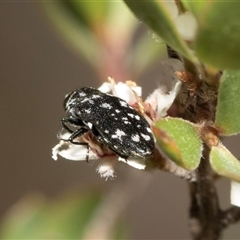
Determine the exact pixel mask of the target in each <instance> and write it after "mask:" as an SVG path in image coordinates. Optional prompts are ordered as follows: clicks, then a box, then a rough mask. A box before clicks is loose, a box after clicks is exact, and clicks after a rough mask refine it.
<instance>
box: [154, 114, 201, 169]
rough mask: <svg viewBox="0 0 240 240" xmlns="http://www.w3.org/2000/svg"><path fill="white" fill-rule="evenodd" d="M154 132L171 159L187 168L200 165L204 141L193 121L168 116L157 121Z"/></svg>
mask: <svg viewBox="0 0 240 240" xmlns="http://www.w3.org/2000/svg"><path fill="white" fill-rule="evenodd" d="M153 132H154V134H156V135H155V137H156V139H157V143H158V145H159V146H160V147H161V149H162V150H163V152H164V153H165V154H166V155H167V156H168V157H169V158H170V159H172V160H173V161H174V162H176V163H177V164H178V165H180V166H181V167H183V168H185V169H187V170H194V169H196V168H197V167H198V165H199V162H200V159H201V156H202V142H201V139H200V137H199V135H198V132H197V130H196V128H195V127H194V125H193V124H192V123H190V122H188V121H185V120H183V119H179V118H171V117H167V118H163V119H161V120H159V121H157V122H156V125H155V128H154V129H153Z"/></svg>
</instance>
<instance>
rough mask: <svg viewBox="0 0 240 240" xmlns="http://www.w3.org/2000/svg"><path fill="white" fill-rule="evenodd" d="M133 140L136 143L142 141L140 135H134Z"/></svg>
mask: <svg viewBox="0 0 240 240" xmlns="http://www.w3.org/2000/svg"><path fill="white" fill-rule="evenodd" d="M131 138H132V140H133V141H134V142H139V140H140V136H139V135H138V134H135V135H132V137H131Z"/></svg>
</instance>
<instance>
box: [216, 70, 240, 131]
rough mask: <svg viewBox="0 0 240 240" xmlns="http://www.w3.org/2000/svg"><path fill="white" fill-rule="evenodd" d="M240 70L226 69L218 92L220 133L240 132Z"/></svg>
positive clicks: (217, 119) (217, 120) (217, 121)
mask: <svg viewBox="0 0 240 240" xmlns="http://www.w3.org/2000/svg"><path fill="white" fill-rule="evenodd" d="M239 93H240V71H235V70H226V71H224V73H223V75H222V77H221V82H220V87H219V94H218V104H217V112H216V120H215V123H216V127H217V128H218V129H219V133H220V135H234V134H237V133H240V121H239V118H240V94H239Z"/></svg>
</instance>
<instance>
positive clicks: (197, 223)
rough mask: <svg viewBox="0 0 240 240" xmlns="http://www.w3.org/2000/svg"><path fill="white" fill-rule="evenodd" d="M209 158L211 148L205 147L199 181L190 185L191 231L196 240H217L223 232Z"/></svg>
mask: <svg viewBox="0 0 240 240" xmlns="http://www.w3.org/2000/svg"><path fill="white" fill-rule="evenodd" d="M208 156H209V148H207V147H205V150H204V152H203V157H202V159H201V163H200V165H199V168H198V170H197V181H196V182H193V183H190V196H191V207H190V223H191V224H190V227H191V229H190V230H191V233H192V236H193V239H194V240H207V239H211V240H217V239H219V238H220V235H221V230H222V227H221V223H220V221H219V220H220V218H219V217H220V214H221V211H220V208H219V202H218V195H217V191H216V187H215V184H214V178H213V173H212V169H211V166H210V163H209V158H208Z"/></svg>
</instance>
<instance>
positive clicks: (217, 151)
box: [210, 144, 240, 182]
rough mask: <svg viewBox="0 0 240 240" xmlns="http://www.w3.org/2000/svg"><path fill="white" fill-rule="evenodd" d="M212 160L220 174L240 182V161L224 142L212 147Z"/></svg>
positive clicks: (213, 165)
mask: <svg viewBox="0 0 240 240" xmlns="http://www.w3.org/2000/svg"><path fill="white" fill-rule="evenodd" d="M210 162H211V165H212V168H213V169H214V170H215V171H216V172H217V173H218V174H219V175H221V176H224V177H227V178H230V179H232V180H235V181H237V182H240V162H239V160H238V159H236V158H235V157H234V156H233V155H232V154H231V153H230V152H229V151H228V149H226V148H225V147H224V146H223V145H222V144H219V145H218V146H216V147H212V149H211V153H210Z"/></svg>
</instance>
